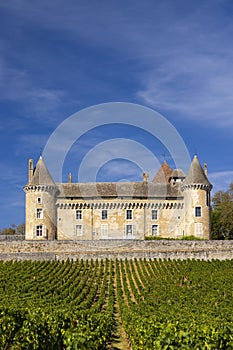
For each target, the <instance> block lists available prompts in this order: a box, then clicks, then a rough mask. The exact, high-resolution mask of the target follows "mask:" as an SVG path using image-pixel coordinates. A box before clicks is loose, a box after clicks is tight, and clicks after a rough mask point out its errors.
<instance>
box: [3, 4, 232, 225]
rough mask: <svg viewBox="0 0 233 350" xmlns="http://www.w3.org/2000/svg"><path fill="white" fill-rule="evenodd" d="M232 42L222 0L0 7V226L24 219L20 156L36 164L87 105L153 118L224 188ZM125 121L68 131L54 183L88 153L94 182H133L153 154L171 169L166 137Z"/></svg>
mask: <svg viewBox="0 0 233 350" xmlns="http://www.w3.org/2000/svg"><path fill="white" fill-rule="evenodd" d="M232 37H233V1H232V0H195V1H193V0H163V1H157V0H144V1H139V0H134V1H131V0H124V1H123V0H118V1H112V0H99V1H97V0H92V1H91V0H86V1H81V0H66V1H62V0H52V1H49V0H40V1H31V0H8V1H0V133H1V137H0V143H1V147H0V154H1V163H0V167H1V171H0V177H1V181H0V186H1V199H0V208H1V210H0V228H3V227H9V226H10V225H11V224H16V225H19V224H21V223H22V222H24V220H25V214H24V212H25V207H24V198H25V194H24V191H23V187H24V186H25V184H26V183H27V162H28V159H29V158H33V159H34V163H36V162H37V160H38V158H39V156H40V154H41V152H43V150H44V149H45V148H46V144H47V143H48V140H50V138H51V135H53V133H54V132H55V131H56V130H57V128H59V126H60V125H63V124H62V123H64V121H66V120H67V119H68V118H70V116H72V115H74V114H77V113H79V112H80V111H82V110H85V109H86V115H87V119H88V118H89V114H88V111H89V110H90V107H92V106H95V105H101V106H103V108H105V106H107V105H108V104H109V103H113V104H114V103H115V102H118V103H120V102H121V103H126V104H135V105H139V106H143V107H144V108H149V109H152V110H153V111H155V112H156V113H159V114H160V115H162V116H163V117H164V118H165V119H166V120H167V121H168V122H169V123H171V125H172V126H173V127H174V128H175V130H176V131H177V133H178V134H179V135H180V137H181V138H182V140H183V142H184V144H185V146H186V148H187V150H188V152H189V155H190V157H191V159H192V158H193V156H194V155H195V154H197V155H198V157H199V160H200V163H201V164H203V163H204V162H206V163H207V166H208V175H209V179H210V181H211V183H212V184H213V190H212V192H213V193H214V192H216V191H218V190H226V189H227V188H228V187H229V185H230V183H231V182H232V181H233V157H232V141H233V114H232V112H233V44H232ZM101 108H102V107H101ZM101 108H99V109H98V110H99V111H101ZM79 116H80V115H79ZM81 117H82V118H83V119H82V122H85V121H86V120H85V117H83V114H81ZM128 117H130V118H131V119H132V122H131V123H130V124H131V125H127V124H122V123H120V122H119V120H120V119H119V120H118V119H117V117H115V119H114V120H112V119H111V117H109V123H105V125H101V122H98V123H99V124H98V123H97V124H96V127H95V128H92V129H90V130H87V131H86V132H85V133H83V134H81V135H79V133H78V131H77V135H79V136H77V140H76V141H75V142H74V143H73V144H72V145H71V146H69V149H67V152H66V155H65V158H64V159H63V168H62V181H67V176H68V174H69V172H70V171H71V172H72V175H73V181H74V182H75V181H78V180H79V178H78V173H79V169H80V167H81V164H83V163H82V162H84V165H85V161H84V160H85V159H86V160H88V161H89V163H90V159H91V155H93V157H94V158H92V159H95V175H96V181H141V175H142V171H144V170H145V171H148V172H149V174H150V176H153V174H155V173H156V171H157V169H158V167H159V166H160V165H161V164H162V162H163V161H164V159H165V160H166V161H167V162H168V163H169V164H171V166H174V167H175V165H176V164H174V160H173V151H172V150H171V149H168V147H167V144H166V142H165V143H164V142H161V140H159V139H158V138H156V137H154V136H153V135H151V134H150V133H149V132H148V130H147V131H146V130H144V128H138V127H137V126H135V119H134V115H133V114H130V115H128ZM143 118H144V119H143ZM155 119H156V118H155ZM68 120H70V119H68ZM142 120H145V125H146V123H147V120H146V117H145V116H143V115H142ZM110 121H111V122H110ZM80 125H81V124H80ZM155 125H156V120H155ZM77 129H78V126H77ZM170 137H171V138H172V137H173V136H172V134H171V135H170V134H169V133H168V134H167V142H170V140H169V138H170ZM127 142H128V144H127ZM127 145H129V151H128V146H127ZM56 146H57V149H59V148H62V147H63V146H64V144H63V139H61V142H60V143H59V142H58V144H57V145H56ZM135 146H136V148H135ZM63 148H64V147H63ZM126 149H127V152H126V151H125V150H126ZM130 150H131V151H130ZM132 150H135V151H134V152H133V151H132ZM151 153H152V155H153V156H152V158H153V157H154V168H153V164H152V163H153V161H152V162H150V161H149V159H151ZM137 156H138V161H137ZM142 159H143V160H144V163H143V168H142ZM147 159H148V163H147ZM46 165H47V167H48V169H49V170H50V171H51V169H50V165H49V164H46ZM147 166H148V169H146V167H147ZM187 166H188V165H187ZM82 169H84V171H82V181H85V174H86V179H88V180H89V178H90V177H88V169H89V168H88V167H87V166H86V168H85V166H84V167H82ZM85 169H86V173H85ZM184 170H185V172H187V169H184ZM150 179H151V177H150ZM55 180H56V181H59V179H55Z"/></svg>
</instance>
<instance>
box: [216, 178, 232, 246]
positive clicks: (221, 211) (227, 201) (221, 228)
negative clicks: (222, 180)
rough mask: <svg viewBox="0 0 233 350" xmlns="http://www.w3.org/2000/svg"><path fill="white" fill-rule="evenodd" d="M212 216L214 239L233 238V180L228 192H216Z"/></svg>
mask: <svg viewBox="0 0 233 350" xmlns="http://www.w3.org/2000/svg"><path fill="white" fill-rule="evenodd" d="M211 218H212V229H211V233H212V238H213V239H233V182H232V183H231V184H230V186H229V189H228V190H227V191H226V192H224V191H218V192H216V193H215V194H214V196H213V198H212V213H211Z"/></svg>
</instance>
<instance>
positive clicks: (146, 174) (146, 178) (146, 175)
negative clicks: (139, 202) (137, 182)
mask: <svg viewBox="0 0 233 350" xmlns="http://www.w3.org/2000/svg"><path fill="white" fill-rule="evenodd" d="M142 179H143V182H148V180H149V174H148V173H143V174H142Z"/></svg>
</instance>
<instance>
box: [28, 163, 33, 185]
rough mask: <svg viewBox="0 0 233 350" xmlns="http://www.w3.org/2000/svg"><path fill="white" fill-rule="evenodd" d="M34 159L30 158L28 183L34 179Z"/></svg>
mask: <svg viewBox="0 0 233 350" xmlns="http://www.w3.org/2000/svg"><path fill="white" fill-rule="evenodd" d="M33 168H34V167H33V159H32V158H30V159H29V160H28V183H30V182H31V181H32V176H33Z"/></svg>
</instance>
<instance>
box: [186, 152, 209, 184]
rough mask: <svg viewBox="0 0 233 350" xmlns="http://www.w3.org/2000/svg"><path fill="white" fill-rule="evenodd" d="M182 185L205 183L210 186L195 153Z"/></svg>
mask: <svg viewBox="0 0 233 350" xmlns="http://www.w3.org/2000/svg"><path fill="white" fill-rule="evenodd" d="M183 184H184V185H207V186H210V187H212V185H211V183H210V182H209V180H208V178H207V176H206V174H205V172H204V170H203V168H202V166H201V164H200V162H199V160H198V157H197V156H196V155H195V156H194V158H193V161H192V163H191V165H190V168H189V171H188V174H187V176H186V178H185V180H184V182H183Z"/></svg>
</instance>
